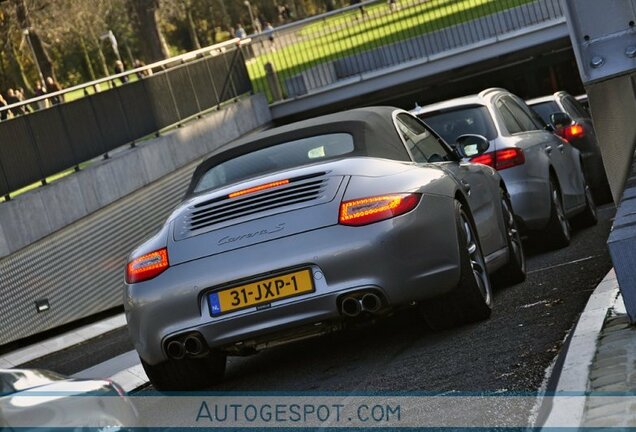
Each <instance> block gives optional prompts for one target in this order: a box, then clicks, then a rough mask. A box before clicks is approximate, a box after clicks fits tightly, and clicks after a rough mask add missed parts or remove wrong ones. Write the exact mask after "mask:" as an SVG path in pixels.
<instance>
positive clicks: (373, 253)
mask: <svg viewBox="0 0 636 432" xmlns="http://www.w3.org/2000/svg"><path fill="white" fill-rule="evenodd" d="M487 149H488V142H487V141H486V140H485V139H484V138H482V137H479V136H475V135H464V136H461V137H459V138H458V140H457V145H456V147H455V149H454V150H453V149H451V147H450V146H448V145H447V144H446V143H445V142H444V141H443V140H442V139H440V138H439V137H438V136H437V135H436V134H435V133H434V132H432V131H431V130H430V129H429V128H428V127H427V126H426V125H424V123H422V122H421V121H420V120H418V119H417V118H416V117H414V116H413V115H411V114H409V113H408V112H406V111H402V110H398V109H396V108H390V107H376V108H364V109H356V110H352V111H347V112H342V113H338V114H332V115H327V116H323V117H319V118H314V119H311V120H306V121H302V122H299V123H294V124H291V125H287V126H284V127H279V128H276V129H272V130H269V131H265V132H261V133H258V134H255V135H252V136H249V137H247V138H244V139H242V140H239V141H238V142H236V143H234V144H233V145H232V146H231V147H230V148H226V149H223V150H221V151H218V152H217V153H216V154H213V155H212V156H211V157H209V158H208V159H207V160H205V161H204V162H203V163H201V165H200V166H199V167H198V168H197V169H196V171H195V173H194V175H193V178H192V181H191V184H190V187H189V190H188V192H187V196H186V198H185V200H184V201H183V203H182V204H181V205H180V206H179V207H178V208H177V209H176V210H175V211H174V212H173V213H172V215H171V216H170V217H169V218H168V220H167V221H166V223H165V225H164V226H163V228H162V229H161V230H160V231H159V232H158V233H157V234H156V235H155V236H154V237H152V238H151V239H149V240H148V241H146V242H145V243H144V244H142V245H141V246H139V247H138V248H137V249H136V250H135V251H134V252H133V253H132V254H131V255H130V257H129V260H128V265H127V269H126V286H125V302H124V304H125V307H126V317H127V320H128V327H129V330H130V334H131V337H132V340H133V342H134V345H135V348H136V349H137V351H138V353H139V356H140V358H141V360H142V364H143V366H144V367H145V369H146V372H147V374H148V377H149V378H150V380H151V382H152V383H153V384H154V385H155V386H156V387H157V388H158V389H161V390H179V389H199V388H207V387H210V386H212V385H214V383H216V382H218V381H219V380H220V379H221V378H222V376H223V373H224V370H225V363H226V356H227V355H245V354H249V353H253V352H257V351H259V350H262V349H264V348H267V347H272V346H276V345H279V344H283V343H288V342H292V341H297V340H301V339H305V338H309V337H313V336H318V335H322V334H325V333H329V332H332V331H337V330H340V329H342V328H344V327H346V326H347V325H349V324H350V323H352V322H355V321H359V320H364V319H365V318H366V319H368V318H369V317H377V316H381V315H386V314H388V313H390V312H394V311H396V310H398V309H400V308H409V307H416V308H418V309H419V311H421V313H422V316H423V319H424V320H425V321H426V322H427V324H428V325H430V326H431V327H433V328H447V327H450V326H454V325H459V324H462V323H466V322H472V321H478V320H483V319H486V318H488V317H489V316H490V313H491V308H492V290H491V278H490V275H493V276H494V277H495V278H497V279H499V280H501V281H502V283H507V284H510V283H516V282H519V281H521V280H523V279H524V278H525V259H524V255H523V250H522V246H521V241H520V239H519V234H518V232H517V229H516V226H515V218H514V215H513V214H512V207H511V205H510V199H509V196H508V193H507V191H506V189H505V185H504V183H503V181H502V180H501V178H500V176H499V174H498V173H497V172H496V171H495V170H494V169H492V168H490V167H488V166H485V165H481V164H473V163H468V162H462V159H463V158H464V157H465V156H466V154H470V155H475V154H480V153H483V152H485V151H486V150H487Z"/></svg>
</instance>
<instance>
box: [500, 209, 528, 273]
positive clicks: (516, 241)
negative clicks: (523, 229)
mask: <svg viewBox="0 0 636 432" xmlns="http://www.w3.org/2000/svg"><path fill="white" fill-rule="evenodd" d="M502 206H503V214H504V219H505V224H506V235H507V236H508V243H509V244H510V245H511V246H512V254H513V255H514V258H515V260H516V261H517V263H518V264H519V267H521V268H522V269H523V271H525V269H526V257H525V255H524V253H523V245H522V243H521V236H520V235H519V230H518V229H517V225H516V224H515V218H514V215H513V214H512V210H511V209H510V205H509V204H508V200H506V199H504V200H503V201H502Z"/></svg>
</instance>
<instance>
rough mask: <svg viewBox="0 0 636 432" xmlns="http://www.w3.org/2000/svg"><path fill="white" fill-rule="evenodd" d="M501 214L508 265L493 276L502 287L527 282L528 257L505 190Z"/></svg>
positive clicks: (502, 196)
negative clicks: (507, 252)
mask: <svg viewBox="0 0 636 432" xmlns="http://www.w3.org/2000/svg"><path fill="white" fill-rule="evenodd" d="M501 212H502V215H503V219H504V225H505V230H506V240H507V242H508V251H509V255H508V264H506V265H505V266H503V267H502V268H500V269H499V270H498V271H497V273H496V274H495V275H493V282H495V284H497V285H500V286H511V285H516V284H518V283H521V282H523V281H524V280H526V257H525V254H524V251H523V243H522V241H521V236H520V235H519V229H518V228H517V222H516V221H515V215H514V212H513V211H512V204H511V202H510V197H509V196H508V194H507V193H506V192H505V191H504V190H501Z"/></svg>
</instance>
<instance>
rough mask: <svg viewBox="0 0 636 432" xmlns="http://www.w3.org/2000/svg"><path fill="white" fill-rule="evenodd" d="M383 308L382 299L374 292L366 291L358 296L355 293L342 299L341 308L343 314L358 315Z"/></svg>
mask: <svg viewBox="0 0 636 432" xmlns="http://www.w3.org/2000/svg"><path fill="white" fill-rule="evenodd" d="M380 309H382V299H381V298H380V297H379V296H378V295H377V294H374V293H366V294H364V295H363V296H362V297H360V298H358V297H355V296H353V295H351V296H348V297H345V298H344V299H342V303H341V304H340V310H341V312H342V314H343V315H345V316H348V317H351V318H353V317H357V316H358V315H360V314H361V313H362V312H370V313H376V312H378V311H379V310H380Z"/></svg>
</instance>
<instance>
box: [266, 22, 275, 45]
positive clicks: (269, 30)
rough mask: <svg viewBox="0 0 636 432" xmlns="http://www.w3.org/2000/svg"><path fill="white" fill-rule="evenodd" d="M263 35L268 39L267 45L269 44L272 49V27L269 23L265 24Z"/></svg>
mask: <svg viewBox="0 0 636 432" xmlns="http://www.w3.org/2000/svg"><path fill="white" fill-rule="evenodd" d="M265 34H266V35H267V39H269V43H270V44H271V46H272V48H273V47H274V26H273V25H272V24H271V23H269V22H266V23H265Z"/></svg>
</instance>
